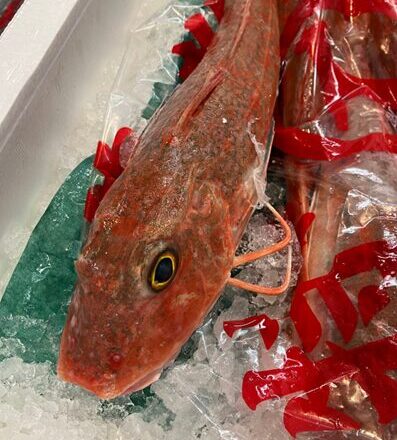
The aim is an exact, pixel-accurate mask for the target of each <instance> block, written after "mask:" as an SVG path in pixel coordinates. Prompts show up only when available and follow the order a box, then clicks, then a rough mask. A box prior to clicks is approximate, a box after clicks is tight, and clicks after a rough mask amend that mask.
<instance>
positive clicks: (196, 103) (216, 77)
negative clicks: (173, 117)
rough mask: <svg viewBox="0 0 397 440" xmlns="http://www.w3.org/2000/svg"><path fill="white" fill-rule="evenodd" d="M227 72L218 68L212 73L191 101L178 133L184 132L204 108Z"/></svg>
mask: <svg viewBox="0 0 397 440" xmlns="http://www.w3.org/2000/svg"><path fill="white" fill-rule="evenodd" d="M225 73H226V72H225V70H224V69H223V68H218V69H217V70H216V71H215V72H214V73H212V74H211V75H210V76H209V77H207V80H206V81H205V83H204V85H203V87H201V88H200V90H199V91H198V92H197V94H196V95H195V96H194V97H193V99H192V100H191V101H190V104H189V105H188V106H187V107H186V108H185V110H184V111H183V113H182V115H181V117H180V119H179V121H178V123H177V125H176V131H180V130H183V129H184V128H185V127H186V125H187V123H188V122H189V121H190V120H191V118H192V117H193V116H194V115H195V114H196V113H197V112H198V111H199V110H200V109H201V108H202V107H204V104H205V103H206V101H208V99H209V98H210V96H211V95H212V93H213V92H214V90H215V89H216V88H217V87H218V85H219V84H220V83H221V82H222V81H223V79H224V77H225Z"/></svg>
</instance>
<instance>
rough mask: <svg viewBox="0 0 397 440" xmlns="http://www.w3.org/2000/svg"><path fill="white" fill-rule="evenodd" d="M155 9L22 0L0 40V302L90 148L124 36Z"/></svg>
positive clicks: (154, 4)
mask: <svg viewBox="0 0 397 440" xmlns="http://www.w3.org/2000/svg"><path fill="white" fill-rule="evenodd" d="M162 3H166V0H152V1H149V2H143V1H142V0H111V1H110V0H26V1H25V3H24V4H23V5H22V7H21V8H20V10H19V11H18V12H17V14H16V16H15V17H14V19H13V21H12V22H11V23H10V25H9V26H8V27H7V28H6V30H5V31H4V33H3V34H2V35H1V36H0V297H1V294H2V292H3V289H4V286H5V284H6V282H7V280H8V278H9V276H10V274H11V272H12V270H13V267H14V266H15V264H16V262H17V259H18V257H19V255H20V253H21V252H22V250H23V248H24V245H25V244H26V241H27V239H28V237H29V233H30V232H31V231H32V229H33V228H34V226H35V225H36V223H37V221H38V220H39V218H40V216H41V215H42V213H43V210H44V209H45V207H46V206H47V205H48V203H49V201H50V200H51V198H52V197H53V195H54V194H55V192H56V191H57V189H58V187H59V185H60V183H61V182H62V180H63V179H64V178H65V177H66V175H67V174H68V172H69V170H70V169H71V168H73V166H75V165H77V164H78V162H79V161H80V160H81V159H82V157H83V156H88V155H89V154H90V153H93V152H94V150H95V145H96V141H97V140H98V138H99V137H100V135H101V131H102V128H103V127H102V125H103V124H102V119H103V115H104V102H106V97H107V94H108V93H109V92H110V88H111V86H112V83H113V80H114V77H115V75H116V73H117V67H118V65H119V64H120V62H121V59H122V56H123V52H124V50H125V47H126V42H127V39H128V37H129V30H130V29H131V28H134V27H136V26H137V25H138V23H139V22H142V21H143V20H145V19H146V18H147V17H148V16H150V14H152V13H153V11H154V10H155V9H156V8H158V7H159V6H160V4H162ZM98 93H100V98H101V99H99V98H98ZM98 99H99V101H100V102H98ZM87 109H89V110H90V114H89V115H87ZM85 125H87V130H85ZM77 131H78V132H79V133H80V136H76V132H77ZM85 131H86V132H85ZM80 144H84V145H80ZM68 151H70V157H69V158H68V164H67V166H65V153H66V152H68Z"/></svg>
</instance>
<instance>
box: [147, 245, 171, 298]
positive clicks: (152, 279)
mask: <svg viewBox="0 0 397 440" xmlns="http://www.w3.org/2000/svg"><path fill="white" fill-rule="evenodd" d="M176 269H177V258H176V255H175V254H174V253H172V252H171V251H166V252H164V253H162V254H160V255H159V256H158V257H157V261H156V263H155V265H154V267H153V269H152V271H151V273H150V276H149V284H150V287H151V288H152V289H153V290H155V291H156V292H159V291H160V290H163V289H165V288H166V287H167V286H168V285H169V284H170V283H171V281H172V280H173V278H174V276H175V273H176Z"/></svg>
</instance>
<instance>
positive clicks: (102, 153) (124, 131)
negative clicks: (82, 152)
mask: <svg viewBox="0 0 397 440" xmlns="http://www.w3.org/2000/svg"><path fill="white" fill-rule="evenodd" d="M132 135H133V130H132V129H131V128H128V127H123V128H121V129H120V130H119V131H118V132H117V134H116V136H115V138H114V141H113V145H112V148H110V147H109V145H107V144H105V143H103V142H98V147H97V151H96V154H95V159H94V168H96V169H97V170H98V171H99V172H100V173H101V174H102V175H103V176H104V181H103V183H102V184H101V185H95V186H93V187H91V188H89V190H88V193H87V198H86V203H85V208H84V218H85V219H86V220H87V221H88V222H92V220H93V218H94V216H95V213H96V211H97V209H98V207H99V204H100V203H101V201H102V199H103V198H104V197H105V194H106V193H107V192H108V191H109V188H110V187H111V186H112V185H113V183H114V182H115V180H116V179H117V178H118V177H119V176H120V175H121V173H122V172H123V167H122V166H121V163H120V148H121V146H122V144H123V143H124V142H125V141H126V139H128V138H129V137H131V136H132Z"/></svg>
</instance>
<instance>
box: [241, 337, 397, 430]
mask: <svg viewBox="0 0 397 440" xmlns="http://www.w3.org/2000/svg"><path fill="white" fill-rule="evenodd" d="M329 347H330V349H331V350H332V355H331V356H330V357H328V358H325V359H322V360H319V361H316V362H312V361H310V360H309V359H308V358H307V356H306V355H305V354H304V353H303V352H302V351H301V350H300V349H299V348H297V347H293V348H291V349H290V350H288V352H287V356H286V361H285V364H284V366H283V367H282V368H280V369H274V370H266V371H260V372H258V371H249V372H247V373H246V375H245V376H244V379H243V385H242V394H243V398H244V400H245V402H246V404H247V405H248V406H249V407H250V408H251V409H256V408H257V406H258V405H259V404H260V403H262V402H264V401H266V400H270V399H280V398H282V397H285V396H288V395H291V394H295V393H298V392H299V393H302V392H303V393H306V395H305V397H306V399H305V402H306V403H305V404H304V403H303V401H302V400H300V399H302V397H301V396H299V397H294V398H292V400H290V402H289V403H288V405H287V407H286V412H285V418H284V421H285V422H286V423H285V425H286V428H287V429H288V431H289V432H290V434H291V435H293V436H296V435H297V434H298V433H300V432H306V431H307V430H308V428H309V427H310V431H311V430H314V431H322V430H324V429H325V428H326V429H328V430H329V429H331V430H338V431H339V430H345V429H358V427H359V424H358V423H357V422H355V421H354V420H353V419H350V418H349V417H347V416H346V415H344V414H343V413H341V412H335V411H332V410H331V409H330V408H328V406H327V403H328V402H327V394H328V390H327V389H326V390H324V387H325V388H328V387H329V385H328V384H332V383H333V382H336V383H337V382H338V381H339V380H341V379H342V378H344V377H349V378H351V379H352V380H355V381H357V382H358V383H359V384H360V386H361V387H362V388H363V389H364V391H365V392H366V393H367V394H368V396H369V400H370V401H371V402H372V404H373V406H374V408H375V409H376V411H377V413H378V416H379V422H380V423H381V424H387V423H390V422H391V421H393V420H394V419H396V418H397V381H396V380H394V379H392V378H391V377H389V376H388V375H387V372H388V371H391V370H395V369H397V335H394V336H391V337H389V338H385V339H382V340H379V341H375V342H371V343H368V344H365V345H362V346H360V347H356V348H353V349H351V350H344V349H342V348H341V347H338V346H337V345H335V344H331V343H329ZM313 390H315V391H314V392H313ZM319 415H323V417H318V416H319Z"/></svg>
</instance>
